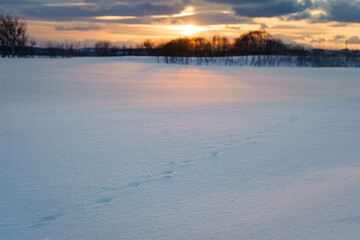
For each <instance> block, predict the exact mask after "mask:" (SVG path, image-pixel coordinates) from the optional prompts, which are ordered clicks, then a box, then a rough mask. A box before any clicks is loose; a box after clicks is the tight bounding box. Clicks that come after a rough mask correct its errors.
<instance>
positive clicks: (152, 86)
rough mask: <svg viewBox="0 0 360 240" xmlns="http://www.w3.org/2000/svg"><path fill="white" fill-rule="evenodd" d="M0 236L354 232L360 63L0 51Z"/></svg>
mask: <svg viewBox="0 0 360 240" xmlns="http://www.w3.org/2000/svg"><path fill="white" fill-rule="evenodd" d="M0 73H1V75H0V239H1V240H20V239H21V240H24V239H26V240H32V239H34V240H35V239H36V240H37V239H46V238H47V239H48V240H63V239H64V240H65V239H66V240H73V239H107V240H112V239H170V240H171V239H261V240H263V239H278V240H281V239H284V240H285V239H286V240H289V239H304V240H305V239H306V240H308V239H324V240H325V239H326V240H330V239H342V240H347V239H354V240H355V239H359V236H360V194H359V192H360V79H359V76H360V69H355V68H349V69H334V68H333V69H326V68H325V69H315V68H237V67H225V66H184V65H166V64H158V63H156V61H155V60H154V59H151V58H73V59H45V58H44V59H1V60H0Z"/></svg>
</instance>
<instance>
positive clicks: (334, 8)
mask: <svg viewBox="0 0 360 240" xmlns="http://www.w3.org/2000/svg"><path fill="white" fill-rule="evenodd" d="M325 8H326V10H327V12H328V13H329V17H328V20H330V21H337V22H355V23H360V1H358V0H347V1H339V0H332V1H329V2H328V5H327V6H325Z"/></svg>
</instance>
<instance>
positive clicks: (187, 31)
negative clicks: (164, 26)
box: [169, 24, 208, 36]
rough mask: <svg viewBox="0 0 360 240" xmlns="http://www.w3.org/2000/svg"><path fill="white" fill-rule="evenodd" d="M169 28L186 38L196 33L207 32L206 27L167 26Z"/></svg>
mask: <svg viewBox="0 0 360 240" xmlns="http://www.w3.org/2000/svg"><path fill="white" fill-rule="evenodd" d="M169 28H171V29H173V30H176V31H178V32H181V33H182V34H185V35H187V36H192V35H194V34H196V33H200V32H203V31H206V30H208V28H207V27H200V26H195V25H193V24H188V25H176V26H169Z"/></svg>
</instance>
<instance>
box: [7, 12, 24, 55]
mask: <svg viewBox="0 0 360 240" xmlns="http://www.w3.org/2000/svg"><path fill="white" fill-rule="evenodd" d="M26 29H27V24H26V22H25V21H24V20H23V18H20V17H19V16H10V15H7V16H3V15H0V43H1V48H2V54H3V57H6V56H10V55H12V56H13V57H14V56H15V55H22V54H23V53H24V48H25V44H26V42H27V41H28V39H29V36H28V35H27V33H26Z"/></svg>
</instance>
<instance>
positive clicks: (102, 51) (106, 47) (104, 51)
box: [95, 40, 112, 56]
mask: <svg viewBox="0 0 360 240" xmlns="http://www.w3.org/2000/svg"><path fill="white" fill-rule="evenodd" d="M111 48H112V44H111V42H110V41H106V40H103V41H99V42H97V43H96V44H95V51H96V54H97V55H98V56H109V55H110V53H111Z"/></svg>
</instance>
